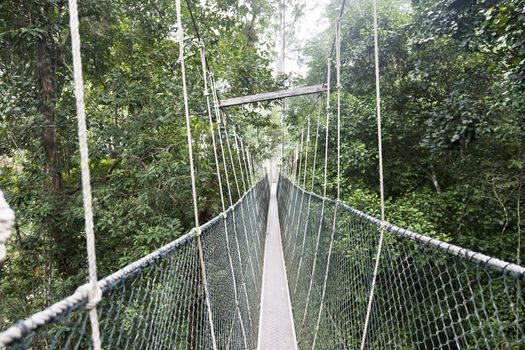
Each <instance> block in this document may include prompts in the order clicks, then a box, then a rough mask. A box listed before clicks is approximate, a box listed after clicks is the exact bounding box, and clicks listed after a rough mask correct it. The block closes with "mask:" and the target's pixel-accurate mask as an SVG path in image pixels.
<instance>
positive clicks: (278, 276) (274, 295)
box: [257, 183, 297, 350]
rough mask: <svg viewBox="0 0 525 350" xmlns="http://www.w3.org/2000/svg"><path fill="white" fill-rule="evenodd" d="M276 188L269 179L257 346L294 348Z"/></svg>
mask: <svg viewBox="0 0 525 350" xmlns="http://www.w3.org/2000/svg"><path fill="white" fill-rule="evenodd" d="M276 192H277V184H276V183H272V193H271V197H270V208H269V209H268V228H267V230H268V233H267V234H268V235H267V237H266V247H265V252H264V272H263V289H262V301H261V303H262V305H261V317H260V324H259V341H258V345H257V348H258V349H259V350H296V349H297V340H296V337H295V328H294V324H293V316H292V307H291V304H290V294H289V292H288V280H287V278H286V270H285V267H284V257H283V249H282V245H281V229H280V227H279V217H278V214H277V213H278V212H277V196H276Z"/></svg>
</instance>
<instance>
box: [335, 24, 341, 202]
mask: <svg viewBox="0 0 525 350" xmlns="http://www.w3.org/2000/svg"><path fill="white" fill-rule="evenodd" d="M335 56H336V58H335V70H336V84H337V85H336V89H337V200H338V201H339V200H340V199H341V88H342V86H341V17H339V18H338V19H337V21H336V29H335Z"/></svg>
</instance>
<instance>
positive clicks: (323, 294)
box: [312, 44, 340, 349]
mask: <svg viewBox="0 0 525 350" xmlns="http://www.w3.org/2000/svg"><path fill="white" fill-rule="evenodd" d="M336 45H337V44H336ZM330 60H331V57H329V58H328V79H327V81H328V82H330V68H331V67H330V66H331V64H330ZM328 84H330V83H328ZM328 86H330V85H328ZM326 109H327V111H328V112H327V117H326V139H325V163H324V166H325V168H324V173H325V175H324V176H325V183H324V190H323V192H324V196H323V197H326V178H327V168H328V125H329V115H330V92H329V91H328V97H327V99H326ZM338 127H339V124H338ZM337 134H338V136H339V135H340V133H339V132H338V133H337ZM339 143H340V142H339V137H338V139H337V148H338V149H339ZM338 153H339V150H338ZM338 171H339V168H338ZM337 177H338V178H339V173H338V174H337ZM338 182H339V180H338ZM337 192H338V194H339V189H338V191H337ZM337 203H339V201H337V202H336V206H335V208H334V219H333V221H332V234H331V235H330V245H329V247H328V257H327V260H326V269H325V274H324V280H323V289H322V292H321V304H320V305H319V313H318V314H317V323H316V326H315V333H314V340H313V342H312V349H315V345H316V341H317V334H318V333H319V325H320V324H321V316H322V313H323V308H324V298H325V294H326V282H327V280H328V271H329V270H330V258H331V257H332V247H333V244H334V234H335V225H336V218H337V207H338V204H337ZM321 209H322V211H324V201H323V208H321ZM323 215H324V213H323ZM319 230H321V225H319Z"/></svg>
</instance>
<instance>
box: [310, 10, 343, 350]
mask: <svg viewBox="0 0 525 350" xmlns="http://www.w3.org/2000/svg"><path fill="white" fill-rule="evenodd" d="M340 22H341V18H340V17H339V18H338V19H337V22H336V27H335V48H336V64H335V67H336V77H337V81H336V82H337V201H336V204H335V208H334V219H333V221H332V234H331V235H330V245H329V247H328V256H327V258H326V269H325V274H324V281H323V289H322V292H321V305H320V307H319V314H318V316H317V325H316V327H315V334H314V341H313V344H312V349H315V343H316V340H317V334H318V332H319V325H320V322H321V316H322V312H323V308H324V302H325V296H326V286H327V282H328V274H329V272H330V260H331V258H332V250H333V245H334V237H335V231H336V226H337V222H336V221H337V209H338V207H339V201H340V193H341V188H340V187H341V186H340V184H341V166H340V157H341V130H340V129H341V107H340V102H341V97H340V93H341V80H340V76H341V74H340V68H341V64H340V62H339V60H340V59H341V55H340V51H341V35H340V29H341V28H340ZM328 65H330V60H329V61H328ZM327 136H328V135H327ZM326 144H328V137H327V138H326ZM325 164H326V163H325ZM325 171H326V168H325ZM325 192H326V188H325ZM325 196H326V194H325Z"/></svg>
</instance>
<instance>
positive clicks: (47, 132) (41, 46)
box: [35, 35, 78, 276]
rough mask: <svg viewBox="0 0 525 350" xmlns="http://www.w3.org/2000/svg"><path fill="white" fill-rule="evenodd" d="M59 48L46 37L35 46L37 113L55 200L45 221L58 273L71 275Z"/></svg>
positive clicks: (72, 243) (73, 247)
mask: <svg viewBox="0 0 525 350" xmlns="http://www.w3.org/2000/svg"><path fill="white" fill-rule="evenodd" d="M57 50H58V49H57V48H56V45H55V44H54V43H53V40H52V39H49V38H48V37H47V36H45V35H44V36H43V38H41V39H40V40H39V41H38V42H37V44H36V58H37V60H36V72H35V73H36V79H37V82H38V90H39V96H38V100H39V101H38V111H39V112H40V114H41V115H42V116H43V122H44V128H43V132H42V135H41V141H42V146H43V149H44V154H45V162H44V172H45V174H46V175H47V178H48V182H47V185H46V187H47V193H48V195H49V200H51V201H53V213H52V215H50V216H48V217H47V218H46V219H45V220H44V221H45V222H44V224H45V225H46V226H47V229H48V232H49V234H50V236H51V238H52V240H53V249H51V251H53V253H54V255H55V256H56V258H55V259H54V260H55V261H56V262H57V264H58V266H57V267H58V269H59V271H60V272H61V273H62V274H64V275H66V276H71V275H74V274H76V272H77V267H75V266H73V265H72V264H71V262H72V261H75V260H76V259H72V258H74V257H75V256H76V251H77V250H78V246H77V244H75V238H74V237H73V236H72V235H70V234H68V232H67V231H66V230H65V229H64V227H62V226H61V225H60V224H57V221H60V220H57V217H60V216H61V208H63V207H64V203H62V201H63V191H64V186H63V175H62V167H61V165H60V152H59V149H60V143H59V140H58V137H57V123H56V113H55V108H56V96H57V86H58V84H57V75H56V71H57V61H56V59H55V57H57V56H58V55H57V54H58V52H57Z"/></svg>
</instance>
